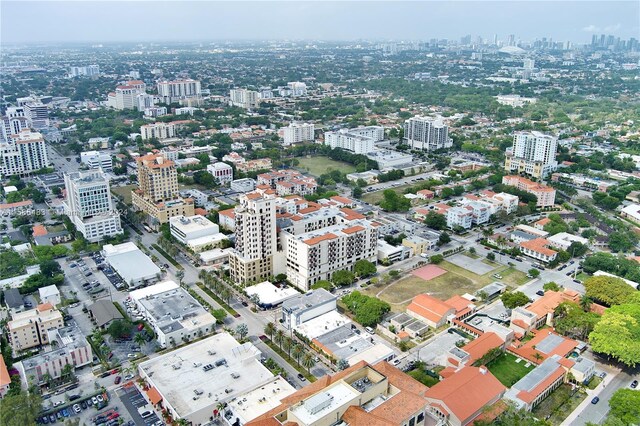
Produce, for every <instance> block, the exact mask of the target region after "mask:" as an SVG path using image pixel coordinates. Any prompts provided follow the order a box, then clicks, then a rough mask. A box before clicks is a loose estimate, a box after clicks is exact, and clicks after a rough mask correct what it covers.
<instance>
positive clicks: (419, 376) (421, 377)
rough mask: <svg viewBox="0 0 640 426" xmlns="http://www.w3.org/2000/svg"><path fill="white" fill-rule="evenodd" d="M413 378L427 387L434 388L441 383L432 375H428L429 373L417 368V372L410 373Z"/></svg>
mask: <svg viewBox="0 0 640 426" xmlns="http://www.w3.org/2000/svg"><path fill="white" fill-rule="evenodd" d="M408 374H409V375H410V376H411V377H413V378H414V379H416V380H417V381H419V382H420V383H422V384H423V385H425V386H429V387H431V386H434V385H436V384H438V382H440V380H438V379H437V378H435V377H432V376H430V375H428V374H427V373H425V372H424V371H422V369H421V368H417V369H415V370H411V371H409V373H408Z"/></svg>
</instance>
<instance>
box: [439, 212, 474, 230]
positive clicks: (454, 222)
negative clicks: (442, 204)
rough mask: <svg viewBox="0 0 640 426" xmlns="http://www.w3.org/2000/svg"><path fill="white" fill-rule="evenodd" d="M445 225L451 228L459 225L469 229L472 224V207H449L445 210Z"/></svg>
mask: <svg viewBox="0 0 640 426" xmlns="http://www.w3.org/2000/svg"><path fill="white" fill-rule="evenodd" d="M446 215H447V227H448V228H450V229H452V228H454V227H456V226H461V227H463V228H464V229H470V228H471V226H472V225H473V209H472V208H466V207H451V208H450V209H448V210H447V213H446Z"/></svg>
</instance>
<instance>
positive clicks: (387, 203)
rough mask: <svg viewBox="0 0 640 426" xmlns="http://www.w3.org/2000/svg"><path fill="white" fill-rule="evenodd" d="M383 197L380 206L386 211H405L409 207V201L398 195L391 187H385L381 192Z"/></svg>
mask: <svg viewBox="0 0 640 426" xmlns="http://www.w3.org/2000/svg"><path fill="white" fill-rule="evenodd" d="M382 196H383V199H382V201H380V207H381V208H382V209H383V210H385V211H388V212H406V211H407V210H409V208H410V207H411V201H410V200H409V199H408V198H405V197H404V196H401V195H398V194H397V193H396V192H395V191H394V190H393V189H386V190H384V192H383V193H382Z"/></svg>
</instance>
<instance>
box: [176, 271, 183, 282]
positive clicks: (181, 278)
mask: <svg viewBox="0 0 640 426" xmlns="http://www.w3.org/2000/svg"><path fill="white" fill-rule="evenodd" d="M176 278H177V279H178V284H179V285H182V280H183V279H184V271H183V270H182V269H178V270H177V271H176Z"/></svg>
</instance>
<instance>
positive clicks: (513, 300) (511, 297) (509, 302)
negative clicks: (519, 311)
mask: <svg viewBox="0 0 640 426" xmlns="http://www.w3.org/2000/svg"><path fill="white" fill-rule="evenodd" d="M500 298H501V299H502V303H503V304H504V307H505V308H507V309H513V308H516V307H518V306H524V305H526V304H527V303H529V296H527V295H526V294H524V293H523V292H521V291H513V292H508V293H503V294H502V296H501V297H500Z"/></svg>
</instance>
